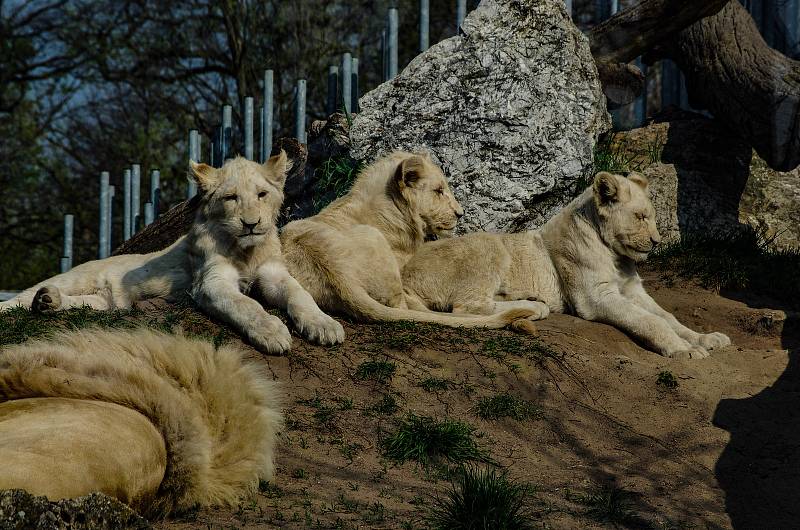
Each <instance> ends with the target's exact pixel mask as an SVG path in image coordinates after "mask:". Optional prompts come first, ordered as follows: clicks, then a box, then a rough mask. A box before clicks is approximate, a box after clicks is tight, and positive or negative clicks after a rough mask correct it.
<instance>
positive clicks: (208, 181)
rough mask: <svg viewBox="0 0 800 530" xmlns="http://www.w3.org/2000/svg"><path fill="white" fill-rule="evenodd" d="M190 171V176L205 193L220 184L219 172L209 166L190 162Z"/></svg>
mask: <svg viewBox="0 0 800 530" xmlns="http://www.w3.org/2000/svg"><path fill="white" fill-rule="evenodd" d="M189 169H190V173H191V174H190V176H191V177H192V178H193V179H194V180H195V182H197V185H198V186H200V189H201V190H203V191H209V190H211V189H212V188H214V187H215V186H216V185H217V184H218V183H219V176H218V173H217V170H216V169H214V168H213V167H211V166H209V165H208V164H199V163H197V162H195V161H194V160H189Z"/></svg>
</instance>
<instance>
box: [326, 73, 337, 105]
mask: <svg viewBox="0 0 800 530" xmlns="http://www.w3.org/2000/svg"><path fill="white" fill-rule="evenodd" d="M338 91H339V67H338V66H329V67H328V99H327V101H326V102H325V113H326V114H327V115H328V116H330V115H331V114H333V113H334V112H336V102H337V101H338V99H339V93H338Z"/></svg>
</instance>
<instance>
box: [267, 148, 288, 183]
mask: <svg viewBox="0 0 800 530" xmlns="http://www.w3.org/2000/svg"><path fill="white" fill-rule="evenodd" d="M264 169H265V170H266V177H267V178H268V179H269V180H271V181H272V182H274V183H275V184H277V185H278V186H280V187H283V185H284V184H285V183H286V174H287V173H288V172H289V170H290V169H292V161H291V160H289V157H288V155H287V154H286V151H284V150H283V149H281V152H280V153H278V154H277V155H275V156H271V157H269V159H268V160H267V161H266V162H264Z"/></svg>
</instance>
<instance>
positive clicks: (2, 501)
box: [0, 490, 150, 530]
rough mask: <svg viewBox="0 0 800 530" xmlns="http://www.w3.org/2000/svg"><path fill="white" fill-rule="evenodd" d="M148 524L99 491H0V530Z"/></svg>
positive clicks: (135, 529)
mask: <svg viewBox="0 0 800 530" xmlns="http://www.w3.org/2000/svg"><path fill="white" fill-rule="evenodd" d="M147 528H150V524H149V523H148V522H147V521H146V520H145V519H143V518H141V517H139V516H138V515H136V513H135V512H134V511H133V510H131V509H130V508H129V507H128V506H126V505H124V504H122V503H121V502H119V501H118V500H117V499H114V498H111V497H109V496H107V495H104V494H102V493H92V494H90V495H86V496H85V497H79V498H77V499H62V500H60V501H49V500H47V498H46V497H37V496H35V495H31V494H30V493H28V492H26V491H23V490H3V491H0V530H63V529H72V530H117V529H120V530H123V529H125V530H127V529H130V530H145V529H147Z"/></svg>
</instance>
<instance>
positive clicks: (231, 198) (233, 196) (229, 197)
mask: <svg viewBox="0 0 800 530" xmlns="http://www.w3.org/2000/svg"><path fill="white" fill-rule="evenodd" d="M238 198H239V197H237V196H236V194H235V193H232V194H230V195H225V196H224V197H223V198H222V200H223V201H235V200H236V199H238Z"/></svg>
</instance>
